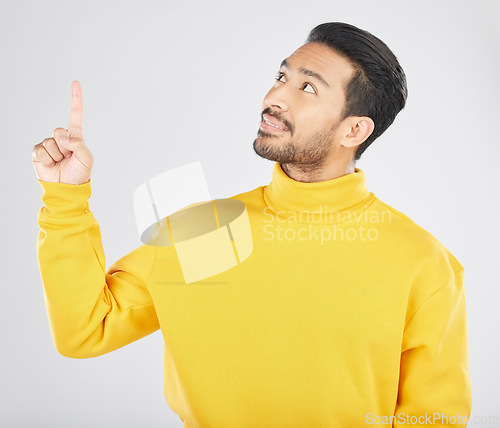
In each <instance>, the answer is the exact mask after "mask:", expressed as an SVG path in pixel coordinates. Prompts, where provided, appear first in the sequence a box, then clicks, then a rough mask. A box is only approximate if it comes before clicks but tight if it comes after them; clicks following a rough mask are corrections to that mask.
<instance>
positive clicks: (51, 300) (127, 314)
mask: <svg viewBox="0 0 500 428" xmlns="http://www.w3.org/2000/svg"><path fill="white" fill-rule="evenodd" d="M39 182H40V185H41V186H42V190H43V195H42V201H43V203H44V207H42V208H41V209H40V211H39V213H38V224H39V227H40V232H39V235H38V240H37V255H38V264H39V267H40V273H41V276H42V281H43V285H44V291H45V302H46V307H47V314H48V317H49V322H50V328H51V332H52V337H53V340H54V344H55V346H56V349H57V351H58V352H59V353H60V354H62V355H64V356H67V357H71V358H90V357H95V356H98V355H102V354H105V353H107V352H110V351H113V350H115V349H117V348H120V347H122V346H124V345H126V344H128V343H130V342H133V341H135V340H137V339H140V338H141V337H144V336H146V335H148V334H150V333H152V332H154V331H156V330H157V329H158V328H159V324H158V319H157V317H156V312H155V308H154V306H153V301H152V299H151V296H150V294H149V292H148V290H147V288H146V284H147V281H148V276H149V274H150V272H151V270H152V267H153V264H154V259H155V254H156V247H154V246H141V247H139V248H137V249H136V250H134V251H132V252H131V253H129V254H128V255H126V256H125V257H123V258H122V259H120V260H119V261H117V262H116V263H114V264H113V265H112V266H111V267H110V268H109V269H108V271H107V272H106V271H105V261H104V251H103V248H102V242H101V234H100V229H99V224H98V223H97V221H96V220H95V219H94V216H93V215H92V213H91V212H90V210H89V205H88V199H89V197H90V193H91V189H90V181H88V182H87V183H85V184H81V185H71V184H61V183H47V182H42V181H39Z"/></svg>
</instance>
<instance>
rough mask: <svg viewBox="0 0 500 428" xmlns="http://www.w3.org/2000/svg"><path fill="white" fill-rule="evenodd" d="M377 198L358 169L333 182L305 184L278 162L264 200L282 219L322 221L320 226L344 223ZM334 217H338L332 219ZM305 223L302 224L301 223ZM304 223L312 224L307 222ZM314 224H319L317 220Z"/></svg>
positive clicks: (265, 189) (334, 179)
mask: <svg viewBox="0 0 500 428" xmlns="http://www.w3.org/2000/svg"><path fill="white" fill-rule="evenodd" d="M374 198H375V196H374V195H373V193H370V192H369V191H368V189H367V188H366V185H365V174H364V172H363V171H362V170H360V169H358V168H355V170H354V172H353V173H350V174H347V175H343V176H342V177H338V178H333V179H331V180H326V181H319V182H315V183H302V182H300V181H295V180H293V179H292V178H290V177H289V176H288V175H286V173H285V172H284V171H283V169H282V168H281V165H280V163H279V162H276V163H275V165H274V169H273V175H272V181H271V183H270V184H269V185H268V186H265V187H264V200H265V202H266V204H267V205H268V207H269V208H270V209H271V210H272V211H274V213H275V214H277V215H278V216H280V217H285V218H289V217H291V216H293V217H294V218H298V217H297V213H298V212H299V213H304V214H307V215H306V216H304V215H301V216H300V218H301V219H304V218H306V219H307V218H309V217H310V216H309V215H312V216H316V218H318V217H319V218H320V219H321V220H320V222H321V223H338V222H342V221H343V220H342V219H343V218H344V219H345V218H346V216H345V215H339V214H342V213H343V212H345V214H351V215H357V214H359V213H361V212H362V211H364V210H365V209H366V208H367V207H368V205H370V204H371V203H372V202H373V200H374ZM333 213H335V214H336V215H332V214H333ZM301 222H303V221H301ZM305 222H309V221H308V220H305ZM315 222H317V221H316V220H315Z"/></svg>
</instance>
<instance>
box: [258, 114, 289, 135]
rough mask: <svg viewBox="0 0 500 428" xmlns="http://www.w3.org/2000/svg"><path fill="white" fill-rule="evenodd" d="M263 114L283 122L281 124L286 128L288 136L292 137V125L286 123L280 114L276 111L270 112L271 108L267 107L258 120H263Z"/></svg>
mask: <svg viewBox="0 0 500 428" xmlns="http://www.w3.org/2000/svg"><path fill="white" fill-rule="evenodd" d="M265 114H268V115H269V116H272V117H275V118H276V119H278V120H279V121H280V122H283V124H284V125H285V126H286V127H287V128H288V130H289V131H290V134H291V135H293V132H294V127H293V125H292V124H291V123H290V122H289V121H288V120H286V119H285V118H284V117H283V116H282V115H281V113H280V112H278V111H272V110H271V107H268V108H266V109H265V110H264V111H263V112H262V113H261V115H260V118H261V121H263V120H264V115H265Z"/></svg>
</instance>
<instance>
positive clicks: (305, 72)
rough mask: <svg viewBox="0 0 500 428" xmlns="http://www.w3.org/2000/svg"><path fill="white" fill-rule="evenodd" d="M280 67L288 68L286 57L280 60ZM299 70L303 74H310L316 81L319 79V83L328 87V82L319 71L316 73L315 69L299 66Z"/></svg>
mask: <svg viewBox="0 0 500 428" xmlns="http://www.w3.org/2000/svg"><path fill="white" fill-rule="evenodd" d="M281 67H285V68H286V69H288V62H287V60H286V59H284V60H283V61H281V65H280V68H281ZM299 72H300V73H302V74H305V75H306V76H311V77H314V78H315V79H318V81H320V82H321V83H323V85H325V86H327V87H330V85H329V84H328V82H327V81H326V80H325V79H324V78H323V76H322V75H321V74H319V73H316V72H315V71H312V70H309V69H307V68H304V67H301V68H300V69H299Z"/></svg>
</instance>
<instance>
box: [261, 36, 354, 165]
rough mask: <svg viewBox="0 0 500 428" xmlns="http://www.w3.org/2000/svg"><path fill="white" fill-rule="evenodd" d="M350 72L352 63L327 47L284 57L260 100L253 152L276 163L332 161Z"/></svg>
mask: <svg viewBox="0 0 500 428" xmlns="http://www.w3.org/2000/svg"><path fill="white" fill-rule="evenodd" d="M353 73H354V68H353V67H352V65H351V64H350V63H349V62H348V61H347V60H345V59H344V58H343V57H341V56H340V55H338V54H337V53H336V52H334V51H333V50H332V49H330V48H328V47H327V46H323V45H321V44H318V43H308V44H306V45H304V46H302V47H300V48H299V49H297V50H296V51H295V52H294V53H293V54H292V55H291V56H290V57H288V58H287V59H285V60H284V61H283V63H282V64H281V67H280V70H279V73H278V76H277V79H276V82H275V84H274V86H273V87H272V88H271V90H270V91H269V92H268V93H267V95H266V97H265V98H264V102H263V105H262V108H263V112H262V122H261V125H260V128H259V131H258V136H257V139H256V140H255V141H254V144H253V147H254V150H255V152H256V153H257V154H258V155H259V156H261V157H263V158H266V159H270V160H273V161H276V162H279V163H281V164H296V165H304V166H305V165H309V166H320V165H323V164H325V163H327V162H332V161H333V159H334V158H335V154H336V152H337V151H338V150H339V146H340V143H339V135H338V133H336V129H337V128H338V126H339V124H340V123H341V122H342V120H341V113H342V110H343V108H344V104H345V87H346V85H347V83H348V82H349V81H350V79H351V77H352V75H353Z"/></svg>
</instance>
